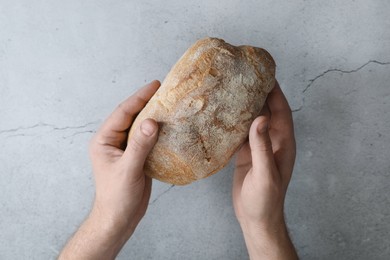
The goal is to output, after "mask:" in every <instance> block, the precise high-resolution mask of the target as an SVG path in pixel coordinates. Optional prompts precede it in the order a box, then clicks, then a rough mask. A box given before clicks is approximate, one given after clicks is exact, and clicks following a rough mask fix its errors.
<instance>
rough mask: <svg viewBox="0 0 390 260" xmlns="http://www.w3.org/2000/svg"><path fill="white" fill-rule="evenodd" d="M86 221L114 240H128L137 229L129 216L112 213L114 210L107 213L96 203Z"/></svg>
mask: <svg viewBox="0 0 390 260" xmlns="http://www.w3.org/2000/svg"><path fill="white" fill-rule="evenodd" d="M86 222H89V223H90V225H91V226H93V227H94V228H95V229H98V230H99V232H100V233H101V234H102V235H104V236H106V237H110V238H111V239H112V240H113V241H121V240H125V241H127V240H128V239H129V238H130V236H131V235H132V234H133V232H134V229H135V228H133V227H132V225H131V223H129V221H128V217H127V216H122V215H120V214H112V212H110V213H106V212H104V211H103V210H101V208H100V207H98V206H97V205H96V204H95V205H94V207H93V208H92V210H91V212H90V214H89V216H88V218H87V220H86Z"/></svg>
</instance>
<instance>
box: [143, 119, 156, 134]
mask: <svg viewBox="0 0 390 260" xmlns="http://www.w3.org/2000/svg"><path fill="white" fill-rule="evenodd" d="M141 131H142V133H143V134H144V135H146V136H152V135H153V134H154V132H155V131H156V128H155V127H154V125H153V124H152V123H151V122H150V121H143V122H142V124H141Z"/></svg>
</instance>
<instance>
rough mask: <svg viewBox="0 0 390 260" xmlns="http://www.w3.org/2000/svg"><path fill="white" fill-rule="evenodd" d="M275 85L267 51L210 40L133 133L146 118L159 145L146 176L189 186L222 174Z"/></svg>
mask: <svg viewBox="0 0 390 260" xmlns="http://www.w3.org/2000/svg"><path fill="white" fill-rule="evenodd" d="M274 85H275V62H274V60H273V59H272V57H271V55H270V54H269V53H268V52H267V51H266V50H264V49H261V48H256V47H251V46H238V47H235V46H232V45H230V44H228V43H226V42H224V41H223V40H221V39H216V38H205V39H201V40H199V41H197V42H196V43H195V44H194V45H193V46H191V47H190V48H189V49H188V50H187V51H186V52H185V53H184V55H183V56H182V57H181V58H180V59H179V61H178V62H177V63H176V64H175V65H174V66H173V68H172V69H171V71H170V72H169V73H168V75H167V77H166V78H165V80H164V81H163V83H162V84H161V87H160V88H159V90H158V91H157V92H156V94H155V95H154V96H153V97H152V98H151V100H150V101H149V102H148V104H147V105H146V106H145V108H144V109H143V110H142V111H141V112H140V113H139V115H138V116H137V118H136V119H135V121H134V123H133V126H132V128H131V130H130V133H129V138H131V136H132V134H133V132H134V129H135V128H136V127H137V126H138V125H139V124H140V123H141V122H142V121H143V120H144V119H147V118H153V119H154V120H156V121H157V122H158V124H159V129H160V130H159V139H158V142H157V143H156V145H155V146H154V148H153V150H152V151H151V153H150V154H149V156H148V158H147V160H146V163H145V173H146V174H147V175H148V176H150V177H152V178H156V179H158V180H161V181H164V182H168V183H171V184H175V185H184V184H188V183H191V182H193V181H195V180H198V179H202V178H205V177H208V176H210V175H212V174H214V173H216V172H217V171H219V170H220V169H222V168H223V167H224V166H225V165H226V164H227V163H228V162H229V160H230V158H231V157H232V156H233V154H234V153H235V152H236V151H237V149H238V148H239V147H240V146H241V144H242V143H243V142H244V141H245V139H246V138H247V137H248V132H249V128H250V125H251V123H252V122H253V120H254V119H255V118H256V117H257V116H259V114H260V111H261V109H262V107H263V105H264V102H265V99H266V97H267V95H268V93H269V92H270V91H271V89H272V88H273V86H274Z"/></svg>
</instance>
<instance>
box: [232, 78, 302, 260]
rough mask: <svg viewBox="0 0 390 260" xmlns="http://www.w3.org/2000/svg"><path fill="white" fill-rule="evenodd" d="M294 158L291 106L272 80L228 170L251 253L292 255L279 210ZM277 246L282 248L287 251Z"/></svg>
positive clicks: (280, 209)
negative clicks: (265, 98)
mask: <svg viewBox="0 0 390 260" xmlns="http://www.w3.org/2000/svg"><path fill="white" fill-rule="evenodd" d="M294 161H295V138H294V127H293V121H292V114H291V109H290V107H289V105H288V102H287V100H286V98H285V97H284V95H283V92H282V91H281V89H280V87H279V84H278V83H277V82H276V85H275V87H274V89H273V90H272V91H271V93H270V94H269V95H268V98H267V101H266V104H265V106H264V109H263V111H262V115H261V116H259V117H258V118H256V119H255V120H254V122H253V123H252V125H251V128H250V131H249V142H247V143H245V144H244V145H243V147H242V148H241V150H240V151H239V152H238V154H237V159H236V168H235V172H234V180H233V204H234V209H235V212H236V216H237V219H238V221H239V223H240V225H241V228H242V230H243V233H244V237H245V241H246V244H247V247H248V251H249V254H250V256H251V258H254V259H262V258H265V259H291V258H294V257H293V256H295V257H296V254H295V250H294V248H293V246H292V244H291V241H290V240H289V237H288V234H287V230H286V226H285V222H284V215H283V206H284V198H285V194H286V191H287V186H288V184H289V182H290V178H291V174H292V171H293V167H294ZM281 243H282V244H281ZM264 248H268V251H267V250H264ZM270 248H273V249H270ZM281 249H284V251H286V249H288V250H289V252H287V253H288V254H283V252H280V250H281ZM264 253H267V254H268V253H271V254H274V255H264ZM283 256H290V257H287V258H286V257H283Z"/></svg>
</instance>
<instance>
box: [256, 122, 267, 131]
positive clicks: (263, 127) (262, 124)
mask: <svg viewBox="0 0 390 260" xmlns="http://www.w3.org/2000/svg"><path fill="white" fill-rule="evenodd" d="M267 129H268V121H265V122H260V123H259V124H258V125H257V129H256V130H257V132H258V133H259V134H263V133H265V132H266V131H267Z"/></svg>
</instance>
